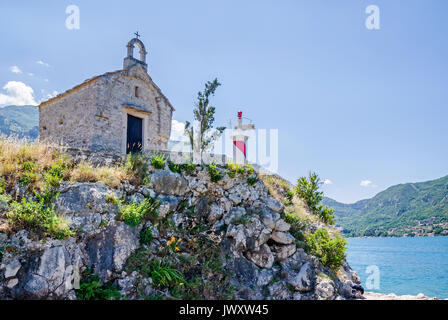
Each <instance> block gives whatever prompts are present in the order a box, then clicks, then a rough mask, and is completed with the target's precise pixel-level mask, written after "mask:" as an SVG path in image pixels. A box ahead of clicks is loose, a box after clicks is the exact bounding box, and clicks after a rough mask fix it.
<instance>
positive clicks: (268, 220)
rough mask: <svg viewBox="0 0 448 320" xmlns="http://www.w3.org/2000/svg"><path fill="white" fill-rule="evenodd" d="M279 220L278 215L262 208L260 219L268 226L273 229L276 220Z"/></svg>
mask: <svg viewBox="0 0 448 320" xmlns="http://www.w3.org/2000/svg"><path fill="white" fill-rule="evenodd" d="M279 220H280V215H279V214H278V213H276V212H273V211H271V210H264V211H263V214H262V215H261V221H262V222H263V223H264V224H265V225H266V226H267V227H269V228H271V229H275V227H276V226H277V221H279Z"/></svg>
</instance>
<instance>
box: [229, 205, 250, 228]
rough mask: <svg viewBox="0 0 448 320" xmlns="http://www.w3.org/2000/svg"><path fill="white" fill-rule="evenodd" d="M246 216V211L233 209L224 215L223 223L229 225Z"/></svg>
mask: <svg viewBox="0 0 448 320" xmlns="http://www.w3.org/2000/svg"><path fill="white" fill-rule="evenodd" d="M245 214H246V209H244V208H243V207H236V208H233V209H232V210H231V211H230V212H228V213H225V214H224V222H225V223H226V224H231V223H232V221H234V220H238V219H240V218H241V217H242V216H244V215H245Z"/></svg>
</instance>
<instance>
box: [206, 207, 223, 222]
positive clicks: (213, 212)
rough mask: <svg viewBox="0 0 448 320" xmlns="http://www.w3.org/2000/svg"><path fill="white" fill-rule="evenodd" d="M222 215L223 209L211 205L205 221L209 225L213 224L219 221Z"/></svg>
mask: <svg viewBox="0 0 448 320" xmlns="http://www.w3.org/2000/svg"><path fill="white" fill-rule="evenodd" d="M223 214H224V208H223V207H221V206H219V205H218V204H216V203H212V205H211V206H210V212H209V213H208V217H207V220H208V222H209V223H211V224H214V223H216V222H217V221H218V220H219V219H221V218H222V216H223Z"/></svg>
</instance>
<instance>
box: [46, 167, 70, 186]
mask: <svg viewBox="0 0 448 320" xmlns="http://www.w3.org/2000/svg"><path fill="white" fill-rule="evenodd" d="M65 169H66V168H64V163H63V162H61V161H58V162H56V163H54V164H53V165H52V166H51V167H50V168H49V169H48V170H46V171H45V172H44V179H45V182H46V184H47V185H48V186H49V187H51V188H58V187H59V186H60V184H61V181H62V180H63V178H64V173H65Z"/></svg>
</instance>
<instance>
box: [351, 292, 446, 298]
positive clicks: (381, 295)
mask: <svg viewBox="0 0 448 320" xmlns="http://www.w3.org/2000/svg"><path fill="white" fill-rule="evenodd" d="M359 300H443V299H439V298H437V297H432V298H431V297H427V296H425V295H424V294H423V293H419V294H418V295H416V296H413V295H402V296H398V295H396V294H395V293H389V294H384V293H378V292H365V293H364V294H363V296H362V298H361V299H359ZM445 300H446V299H445Z"/></svg>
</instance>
